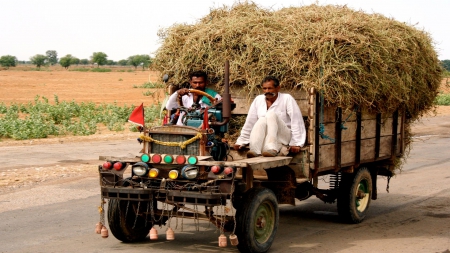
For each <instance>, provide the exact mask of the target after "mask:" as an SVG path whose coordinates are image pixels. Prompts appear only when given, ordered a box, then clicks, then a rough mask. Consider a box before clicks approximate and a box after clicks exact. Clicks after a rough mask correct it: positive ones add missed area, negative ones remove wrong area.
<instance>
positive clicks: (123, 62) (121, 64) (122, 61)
mask: <svg viewBox="0 0 450 253" xmlns="http://www.w3.org/2000/svg"><path fill="white" fill-rule="evenodd" d="M117 63H118V64H119V65H120V66H127V65H128V61H127V60H120V61H118V62H117Z"/></svg>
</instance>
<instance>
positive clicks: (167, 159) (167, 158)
mask: <svg viewBox="0 0 450 253" xmlns="http://www.w3.org/2000/svg"><path fill="white" fill-rule="evenodd" d="M164 162H165V163H173V156H171V155H165V156H164Z"/></svg>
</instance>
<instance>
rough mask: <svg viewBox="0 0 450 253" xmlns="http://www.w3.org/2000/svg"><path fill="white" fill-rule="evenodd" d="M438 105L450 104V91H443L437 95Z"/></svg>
mask: <svg viewBox="0 0 450 253" xmlns="http://www.w3.org/2000/svg"><path fill="white" fill-rule="evenodd" d="M435 103H436V105H450V93H447V94H444V93H441V94H439V95H438V96H437V97H436V100H435Z"/></svg>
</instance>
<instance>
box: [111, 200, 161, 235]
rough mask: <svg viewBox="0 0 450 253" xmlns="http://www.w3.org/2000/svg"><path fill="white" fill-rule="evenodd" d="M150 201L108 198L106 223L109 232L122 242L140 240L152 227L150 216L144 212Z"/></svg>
mask: <svg viewBox="0 0 450 253" xmlns="http://www.w3.org/2000/svg"><path fill="white" fill-rule="evenodd" d="M148 205H150V202H140V204H139V202H138V201H128V200H117V199H110V200H109V202H108V223H109V229H110V230H111V233H112V234H113V235H114V237H116V238H117V239H118V240H120V241H122V242H137V241H142V240H144V239H145V237H146V236H147V234H148V232H149V230H150V228H151V227H152V220H151V217H150V216H149V217H147V219H146V215H145V212H146V210H147V206H148Z"/></svg>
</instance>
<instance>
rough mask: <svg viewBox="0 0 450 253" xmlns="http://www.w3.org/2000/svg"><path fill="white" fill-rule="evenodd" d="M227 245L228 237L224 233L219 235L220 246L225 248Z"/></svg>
mask: <svg viewBox="0 0 450 253" xmlns="http://www.w3.org/2000/svg"><path fill="white" fill-rule="evenodd" d="M226 246H227V237H226V236H225V235H224V234H221V235H220V236H219V247H221V248H225V247H226Z"/></svg>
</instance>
